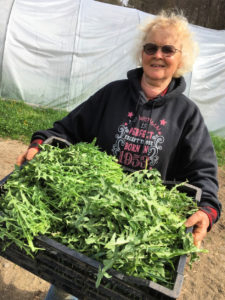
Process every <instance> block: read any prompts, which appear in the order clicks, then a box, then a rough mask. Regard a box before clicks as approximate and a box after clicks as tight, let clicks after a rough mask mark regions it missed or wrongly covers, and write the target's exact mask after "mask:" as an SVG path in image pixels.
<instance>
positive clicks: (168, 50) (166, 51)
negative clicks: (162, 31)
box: [162, 45, 176, 56]
mask: <svg viewBox="0 0 225 300" xmlns="http://www.w3.org/2000/svg"><path fill="white" fill-rule="evenodd" d="M162 52H163V53H164V54H166V55H168V56H170V55H173V54H175V52H176V49H175V48H174V47H173V46H171V45H165V46H163V47H162Z"/></svg>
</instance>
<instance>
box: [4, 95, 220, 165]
mask: <svg viewBox="0 0 225 300" xmlns="http://www.w3.org/2000/svg"><path fill="white" fill-rule="evenodd" d="M67 113H68V112H67V111H65V110H54V109H49V108H48V109H46V108H40V107H34V106H30V105H27V104H25V103H24V102H22V101H15V100H7V101H6V100H2V99H0V115H1V118H0V136H1V137H2V138H10V139H14V140H20V141H22V142H24V143H29V141H30V138H31V136H32V134H33V133H34V132H35V131H37V130H42V129H47V128H51V127H52V124H53V123H54V122H55V121H56V120H60V119H62V118H63V117H64V116H65V115H67ZM211 138H212V141H213V144H214V147H215V150H216V155H217V159H218V163H219V166H220V167H222V166H223V167H225V139H224V138H222V137H219V136H215V135H211Z"/></svg>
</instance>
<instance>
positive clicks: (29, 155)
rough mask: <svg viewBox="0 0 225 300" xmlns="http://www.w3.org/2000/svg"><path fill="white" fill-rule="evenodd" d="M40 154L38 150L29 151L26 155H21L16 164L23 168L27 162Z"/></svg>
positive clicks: (30, 149)
mask: <svg viewBox="0 0 225 300" xmlns="http://www.w3.org/2000/svg"><path fill="white" fill-rule="evenodd" d="M38 152H39V150H38V149H37V148H29V149H27V151H26V152H25V153H23V154H21V155H20V156H19V157H18V158H17V163H16V164H17V165H18V166H21V165H22V164H23V163H24V162H25V161H27V160H31V159H33V158H34V157H35V155H36V154H37V153H38Z"/></svg>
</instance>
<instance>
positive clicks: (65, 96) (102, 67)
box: [0, 0, 225, 136]
mask: <svg viewBox="0 0 225 300" xmlns="http://www.w3.org/2000/svg"><path fill="white" fill-rule="evenodd" d="M147 17H148V18H154V16H153V15H150V14H147V13H143V12H141V11H138V10H136V9H131V8H127V7H120V6H115V5H110V4H105V3H101V2H97V1H93V0H38V1H37V0H0V97H2V98H5V99H9V98H10V99H16V100H23V101H25V102H26V103H30V104H34V105H40V106H47V107H54V108H60V109H66V110H68V111H70V110H72V109H73V108H74V107H76V106H77V105H78V104H80V103H82V102H83V101H84V100H86V99H87V98H88V97H89V96H90V95H92V94H93V93H94V92H96V91H97V90H98V89H99V88H101V87H102V86H104V85H105V84H107V83H108V82H111V81H113V80H117V79H122V78H126V73H127V71H128V70H129V69H132V68H135V67H136V62H135V60H134V52H135V47H136V46H137V42H138V32H139V29H138V25H139V24H140V23H142V22H143V21H144V20H145V19H146V18H147ZM190 28H191V30H192V31H193V32H194V33H195V36H196V39H197V40H198V42H199V46H200V54H199V57H198V59H197V61H196V63H195V65H194V69H193V72H192V73H189V74H187V75H186V76H185V78H186V82H187V88H186V91H185V94H186V95H187V96H189V97H190V98H191V99H192V100H193V101H194V102H196V103H197V105H198V106H199V108H200V110H201V111H202V114H203V116H204V118H205V121H206V124H207V126H208V128H209V130H210V131H213V132H215V133H217V134H219V135H221V136H225V118H224V111H225V92H224V82H225V30H220V31H217V30H212V29H207V28H203V27H199V26H194V25H190Z"/></svg>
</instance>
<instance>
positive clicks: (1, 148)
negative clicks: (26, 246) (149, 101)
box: [0, 139, 225, 300]
mask: <svg viewBox="0 0 225 300" xmlns="http://www.w3.org/2000/svg"><path fill="white" fill-rule="evenodd" d="M26 147H27V146H26V145H24V144H22V143H21V142H18V141H12V140H3V139H0V179H2V178H3V177H5V176H6V175H7V174H9V173H10V172H11V171H13V169H14V164H15V162H16V158H17V156H18V155H19V154H21V153H23V152H24V151H25V149H26ZM219 182H220V190H219V199H220V201H221V202H222V204H223V207H225V171H224V170H222V169H220V170H219ZM204 248H206V249H208V250H209V253H207V254H201V255H200V261H198V262H196V263H195V264H194V265H193V268H192V269H191V270H190V269H189V267H188V265H186V268H185V276H184V283H183V286H182V291H181V295H180V297H179V298H178V299H177V300H224V299H225V280H224V279H225V251H224V250H225V216H224V214H222V216H221V219H220V220H219V222H218V223H217V224H216V225H214V227H213V229H212V230H211V231H210V232H209V233H208V235H207V237H206V238H205V240H204ZM48 288H49V283H48V282H46V281H44V280H42V279H40V278H39V277H36V276H34V275H33V274H31V273H30V272H28V271H26V270H24V269H22V268H20V267H19V266H17V265H15V264H13V263H11V262H10V261H8V260H6V259H4V258H2V257H1V256H0V300H43V299H44V297H45V295H46V292H47V290H48ZM93 300H97V299H93Z"/></svg>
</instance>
